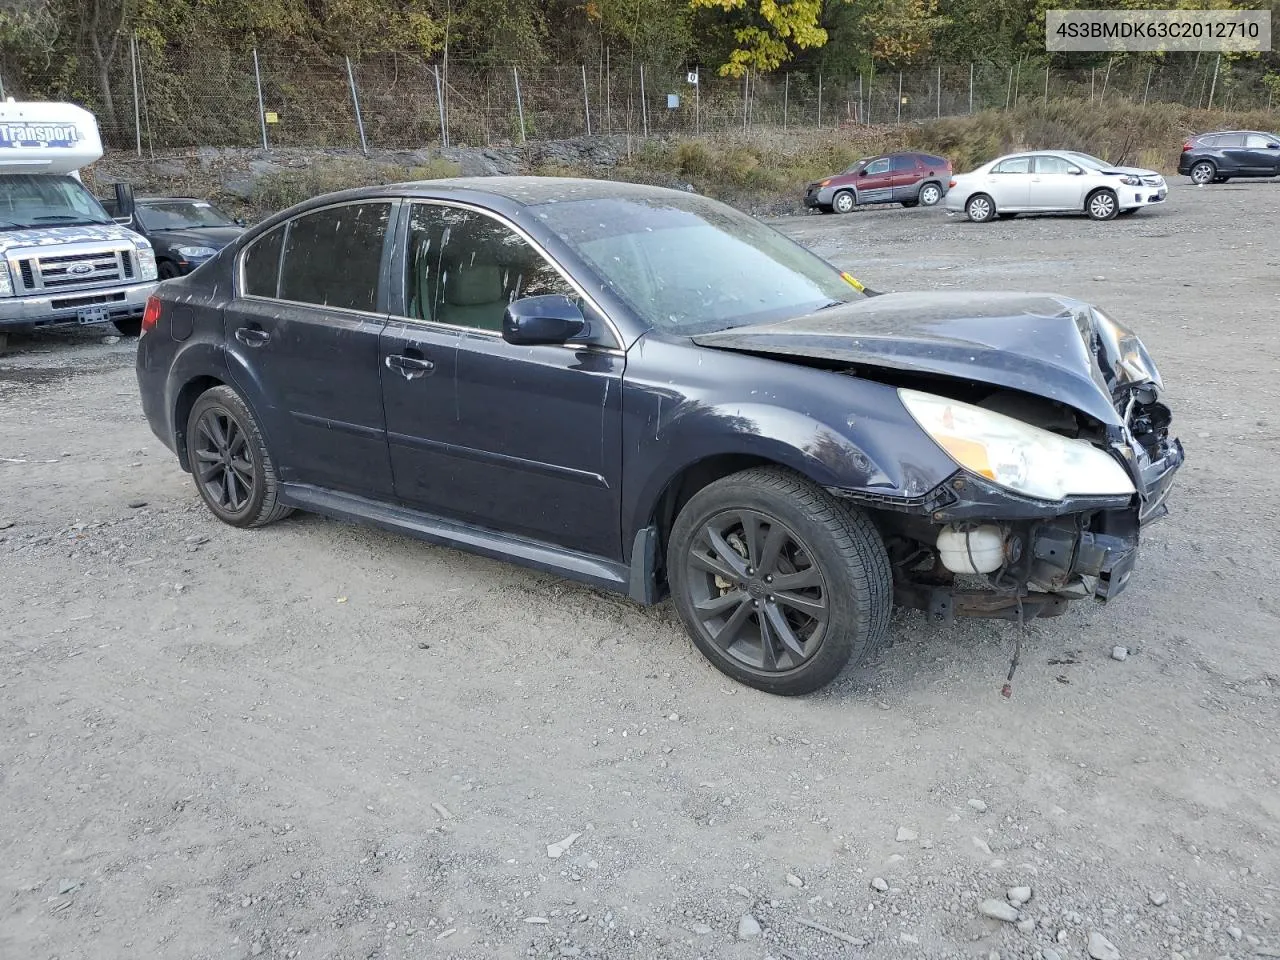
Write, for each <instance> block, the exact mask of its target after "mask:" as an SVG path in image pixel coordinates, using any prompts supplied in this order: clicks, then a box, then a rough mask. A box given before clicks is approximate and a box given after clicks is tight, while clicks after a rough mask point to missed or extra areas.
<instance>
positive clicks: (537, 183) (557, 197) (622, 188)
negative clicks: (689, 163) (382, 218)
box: [369, 177, 686, 207]
mask: <svg viewBox="0 0 1280 960" xmlns="http://www.w3.org/2000/svg"><path fill="white" fill-rule="evenodd" d="M388 189H390V190H391V191H392V192H393V193H395V194H397V195H403V196H412V195H415V194H422V195H432V196H438V195H440V194H442V193H464V192H465V193H472V194H474V193H483V194H489V195H491V196H496V197H502V198H504V199H507V200H514V201H515V202H516V203H519V204H522V205H524V206H526V207H534V206H538V205H540V204H544V203H567V202H569V201H571V200H616V199H619V198H634V199H640V198H644V197H660V196H667V197H674V196H684V195H686V194H685V193H684V192H683V191H680V190H670V189H668V188H666V187H653V186H649V185H647V184H642V183H628V182H626V181H622V180H593V179H590V178H587V177H450V178H447V179H444V180H417V181H412V182H409V183H398V184H394V185H393V186H392V187H390V188H387V187H383V188H381V192H383V193H385V192H386V191H387V190H388ZM369 192H370V193H378V192H380V191H379V189H378V188H374V189H372V190H370V191H369Z"/></svg>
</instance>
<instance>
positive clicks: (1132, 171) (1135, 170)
mask: <svg viewBox="0 0 1280 960" xmlns="http://www.w3.org/2000/svg"><path fill="white" fill-rule="evenodd" d="M1102 173H1103V174H1113V173H1120V174H1128V175H1130V176H1134V177H1160V179H1161V180H1163V179H1164V177H1162V176H1161V175H1160V174H1159V173H1157V172H1156V171H1155V170H1145V169H1143V168H1142V167H1107V169H1106V170H1103V171H1102Z"/></svg>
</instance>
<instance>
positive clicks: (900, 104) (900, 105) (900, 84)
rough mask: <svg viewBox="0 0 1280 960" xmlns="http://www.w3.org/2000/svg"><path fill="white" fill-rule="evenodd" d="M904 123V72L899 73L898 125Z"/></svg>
mask: <svg viewBox="0 0 1280 960" xmlns="http://www.w3.org/2000/svg"><path fill="white" fill-rule="evenodd" d="M901 122H902V71H901V70H899V71H898V123H901Z"/></svg>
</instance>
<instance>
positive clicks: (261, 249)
mask: <svg viewBox="0 0 1280 960" xmlns="http://www.w3.org/2000/svg"><path fill="white" fill-rule="evenodd" d="M283 241H284V227H276V228H275V229H274V230H271V231H269V232H267V233H264V234H263V235H262V236H260V237H258V239H257V240H254V241H253V243H251V244H250V245H249V249H247V250H246V251H245V252H244V289H243V290H242V291H241V293H243V294H244V295H245V296H247V297H271V298H273V299H274V298H275V297H276V295H277V294H278V293H279V286H280V248H281V246H282V244H283Z"/></svg>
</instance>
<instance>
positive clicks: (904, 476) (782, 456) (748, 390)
mask: <svg viewBox="0 0 1280 960" xmlns="http://www.w3.org/2000/svg"><path fill="white" fill-rule="evenodd" d="M709 371H714V377H712V376H711V375H710V374H709ZM673 384H680V385H681V386H680V388H679V389H676V388H674V387H673V386H672V385H673ZM622 403H623V489H622V518H623V524H622V526H623V531H622V532H623V538H624V539H623V542H624V543H631V542H632V540H633V538H634V537H635V534H636V532H637V531H638V530H640V529H642V528H644V527H645V526H648V525H649V524H650V523H651V522H652V518H653V516H654V512H655V509H656V507H657V505H658V503H659V500H660V498H661V497H662V494H663V492H664V491H665V490H666V489H667V487H668V485H669V484H670V483H671V482H672V480H673V479H675V478H677V477H679V476H681V474H682V473H684V472H685V471H687V470H689V469H690V468H691V467H693V466H695V465H696V464H698V463H699V462H701V461H705V460H707V459H709V458H712V457H722V456H725V455H737V456H744V457H750V458H758V459H760V460H765V461H769V462H772V463H777V464H780V465H782V466H785V467H788V468H790V469H792V470H795V471H796V472H797V473H800V474H802V475H804V476H805V477H807V478H809V479H810V480H811V481H813V482H814V483H815V484H818V485H820V486H823V487H832V488H839V489H842V490H850V491H856V492H861V493H868V494H873V495H875V496H876V497H877V498H890V499H892V498H902V499H904V500H909V499H916V498H919V497H920V496H922V495H924V494H926V493H928V492H929V491H930V490H932V489H934V488H935V487H936V486H937V485H938V484H939V483H941V482H943V481H944V480H945V479H946V478H947V477H949V476H950V475H951V474H953V473H954V472H955V470H956V466H955V463H954V462H953V461H952V460H951V458H950V457H948V456H947V455H946V454H945V453H944V452H943V451H942V450H941V449H940V448H939V447H938V446H937V445H936V444H935V443H934V442H933V441H932V440H930V439H929V438H928V436H926V435H925V433H924V432H923V431H922V430H921V429H920V428H919V426H918V425H917V424H916V422H915V421H914V420H913V419H912V418H911V415H910V414H909V413H907V411H906V408H905V407H903V405H902V402H901V401H900V400H899V399H898V396H897V391H896V390H895V389H894V388H893V387H890V386H887V385H885V384H882V383H877V382H874V381H869V380H862V379H859V378H856V377H851V376H846V375H844V374H841V373H835V372H831V371H826V370H819V369H814V368H812V367H805V366H802V365H799V364H793V363H787V362H784V361H780V360H775V359H771V358H765V357H757V356H752V355H748V354H741V353H731V352H728V351H720V350H714V349H709V348H703V347H698V346H696V345H692V344H688V342H687V341H681V342H678V343H673V342H670V341H661V342H656V341H654V340H651V339H650V338H646V341H645V343H644V344H643V348H642V349H641V350H639V351H633V355H632V356H630V357H629V358H628V364H627V374H626V378H625V381H624V386H623V401H622Z"/></svg>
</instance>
